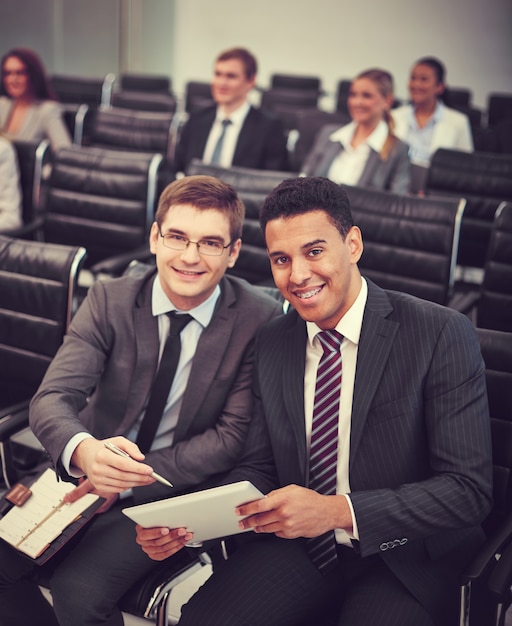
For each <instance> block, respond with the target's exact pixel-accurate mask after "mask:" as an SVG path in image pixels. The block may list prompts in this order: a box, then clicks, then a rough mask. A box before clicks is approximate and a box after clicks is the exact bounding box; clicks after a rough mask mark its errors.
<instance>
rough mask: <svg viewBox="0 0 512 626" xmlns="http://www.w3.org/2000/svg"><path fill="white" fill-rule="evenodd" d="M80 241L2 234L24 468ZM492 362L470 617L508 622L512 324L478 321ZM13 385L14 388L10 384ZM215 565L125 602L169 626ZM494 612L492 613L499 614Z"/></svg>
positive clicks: (196, 558) (4, 421)
mask: <svg viewBox="0 0 512 626" xmlns="http://www.w3.org/2000/svg"><path fill="white" fill-rule="evenodd" d="M85 254H86V251H85V250H84V249H83V248H80V247H74V246H65V245H58V244H49V243H44V242H35V241H23V240H19V239H12V238H6V237H0V284H1V287H2V288H1V289H0V321H1V323H0V382H1V388H2V395H1V397H2V408H1V412H0V453H1V457H2V468H3V470H4V474H5V473H7V474H8V475H9V471H10V472H11V473H10V476H11V478H10V480H12V481H14V480H17V479H18V478H19V476H18V475H16V474H15V472H14V470H16V468H15V467H13V459H12V455H11V454H10V451H11V440H12V438H13V436H14V435H15V434H17V433H19V431H20V430H21V429H22V428H24V427H26V425H27V406H28V401H29V399H30V396H31V394H32V393H33V391H34V389H35V388H36V387H37V385H38V383H39V381H40V379H41V377H42V375H43V374H44V371H45V369H46V367H47V365H48V363H49V362H50V360H51V358H52V356H53V354H54V353H55V351H56V349H57V348H58V345H59V344H60V342H61V340H62V337H63V334H64V332H65V330H66V328H67V325H68V323H69V320H70V317H71V315H72V314H73V311H74V309H75V303H76V299H75V297H74V296H75V295H76V281H77V275H78V272H79V269H80V266H81V264H82V263H83V261H84V258H85ZM477 332H478V338H479V340H480V345H481V349H482V354H483V357H484V361H485V364H486V378H487V388H488V394H489V404H490V412H491V429H492V441H493V454H494V458H493V465H494V507H493V510H492V513H491V514H490V516H489V518H488V519H487V520H486V522H485V529H486V532H487V535H488V539H487V542H486V543H485V544H484V546H483V547H482V549H481V550H480V551H479V552H478V555H477V557H476V558H475V559H474V561H473V562H472V563H471V564H470V566H469V567H468V568H467V570H466V571H465V573H464V576H463V579H462V580H461V622H460V623H461V624H470V625H471V626H479V625H481V624H484V623H485V624H491V623H493V624H494V623H498V619H500V616H499V611H500V610H503V611H504V610H506V608H507V607H508V606H509V604H510V599H511V593H510V585H511V583H512V562H511V556H512V542H511V541H510V539H511V537H512V516H511V513H512V498H511V497H510V495H511V489H512V456H511V454H510V450H511V449H512V414H511V410H510V409H511V407H512V384H511V383H512V333H507V332H502V331H496V330H489V329H482V328H478V329H477ZM4 391H5V393H4ZM205 565H209V559H208V557H207V554H206V553H201V552H199V551H194V550H185V551H182V552H181V553H180V556H179V558H178V559H175V558H173V559H169V560H168V561H164V562H162V563H160V564H158V566H156V567H155V571H154V573H153V575H152V576H151V577H146V578H144V579H143V580H141V581H139V582H138V583H137V584H136V585H134V587H133V588H132V589H131V590H130V591H129V592H128V593H127V594H126V595H125V597H124V598H123V601H122V607H123V609H124V610H125V611H127V612H129V613H130V614H132V615H137V616H140V617H145V618H148V619H151V620H153V621H155V620H156V623H157V624H158V625H159V626H166V625H167V624H168V611H169V601H170V598H171V595H172V593H173V592H174V589H175V588H176V586H177V585H178V584H179V583H180V582H182V581H183V580H184V579H185V578H187V577H188V576H190V575H192V574H195V573H196V572H198V571H200V570H201V569H202V568H203V567H205ZM490 616H492V620H491V617H490Z"/></svg>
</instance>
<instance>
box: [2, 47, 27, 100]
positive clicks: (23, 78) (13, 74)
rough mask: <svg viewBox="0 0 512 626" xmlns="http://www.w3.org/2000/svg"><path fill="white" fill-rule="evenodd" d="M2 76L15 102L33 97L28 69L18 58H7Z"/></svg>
mask: <svg viewBox="0 0 512 626" xmlns="http://www.w3.org/2000/svg"><path fill="white" fill-rule="evenodd" d="M2 76H3V81H4V88H5V91H6V93H7V94H8V95H9V97H11V98H13V99H15V100H19V99H23V98H31V97H32V91H31V88H30V80H29V76H28V72H27V68H26V66H25V64H24V63H23V62H22V61H21V60H20V59H18V57H15V56H12V57H7V59H6V60H5V62H4V65H3V68H2Z"/></svg>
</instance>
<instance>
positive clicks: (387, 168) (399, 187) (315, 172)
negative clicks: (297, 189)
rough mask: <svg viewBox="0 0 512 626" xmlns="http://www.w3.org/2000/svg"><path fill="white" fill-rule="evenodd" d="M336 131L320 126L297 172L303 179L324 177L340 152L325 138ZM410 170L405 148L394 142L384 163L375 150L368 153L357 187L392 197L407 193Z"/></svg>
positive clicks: (335, 144) (336, 128)
mask: <svg viewBox="0 0 512 626" xmlns="http://www.w3.org/2000/svg"><path fill="white" fill-rule="evenodd" d="M338 129H339V126H337V125H336V124H328V125H327V126H324V127H323V128H322V130H321V131H320V132H319V133H318V135H317V138H316V139H315V143H314V144H313V147H312V148H311V150H310V152H309V154H308V156H307V157H306V160H305V161H304V163H303V164H302V168H301V172H302V173H303V174H305V175H306V176H327V172H328V171H329V168H330V167H331V164H332V162H333V161H334V159H335V158H336V157H337V156H338V155H339V154H340V152H341V151H342V150H343V147H342V145H341V144H340V143H339V142H338V141H331V140H330V139H329V137H330V136H331V135H332V133H333V132H334V131H336V130H338ZM409 170H410V166H409V155H408V148H407V146H406V144H405V143H403V142H402V141H400V140H398V141H397V142H396V144H395V146H394V147H393V149H392V150H391V152H390V154H389V156H388V158H387V159H386V160H385V161H384V160H383V159H382V158H381V157H380V155H379V154H378V153H377V152H375V150H370V156H369V157H368V160H367V161H366V165H365V167H364V170H363V173H362V174H361V178H360V179H359V181H358V182H357V186H358V187H368V188H370V189H384V190H386V191H393V192H394V193H407V191H408V190H409V184H410V171H409Z"/></svg>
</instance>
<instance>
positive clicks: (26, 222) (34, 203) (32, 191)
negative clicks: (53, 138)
mask: <svg viewBox="0 0 512 626" xmlns="http://www.w3.org/2000/svg"><path fill="white" fill-rule="evenodd" d="M12 144H13V146H14V148H15V150H16V155H17V158H18V166H19V172H20V185H21V193H22V198H23V226H22V227H21V228H17V229H15V230H12V231H10V232H9V233H5V234H8V235H10V236H13V237H14V236H15V237H24V236H26V235H31V236H33V234H34V233H35V231H36V230H38V229H40V228H41V226H42V217H41V215H40V212H39V209H40V201H41V184H42V176H43V166H44V165H45V164H46V163H47V162H49V159H50V158H51V152H50V143H49V141H48V140H46V139H44V140H43V141H41V142H35V141H21V140H15V141H13V142H12Z"/></svg>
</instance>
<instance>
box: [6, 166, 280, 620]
mask: <svg viewBox="0 0 512 626" xmlns="http://www.w3.org/2000/svg"><path fill="white" fill-rule="evenodd" d="M243 218H244V206H243V204H242V202H241V201H240V199H239V198H238V196H237V194H236V192H235V190H234V189H233V188H232V187H230V186H229V185H226V184H225V183H223V182H221V181H220V180H218V179H216V178H212V177H210V176H189V177H186V178H183V179H182V180H178V181H175V182H173V183H171V184H170V185H169V186H168V187H167V188H166V189H165V190H164V192H163V193H162V195H161V197H160V202H159V205H158V209H157V212H156V216H155V222H154V224H153V226H152V228H151V233H150V237H149V246H150V250H151V252H152V253H153V254H154V255H155V257H156V268H153V269H151V268H150V269H148V271H147V272H145V273H144V274H143V275H142V276H124V277H121V278H119V279H115V280H112V281H106V282H97V283H95V284H94V285H93V286H92V287H91V288H90V290H89V292H88V294H87V297H86V299H85V301H84V303H83V305H82V306H81V307H80V309H79V310H78V312H77V313H76V315H75V317H74V318H73V320H72V323H71V326H70V328H69V331H68V334H67V335H66V337H65V339H64V343H63V345H62V347H61V348H60V350H59V352H58V353H57V355H56V356H55V358H54V360H53V361H52V363H51V364H50V367H49V368H48V371H47V373H46V376H45V378H44V380H43V382H42V384H41V387H40V389H39V390H38V392H37V393H36V395H35V397H34V398H33V400H32V404H31V408H30V423H31V426H32V429H33V431H34V433H35V434H36V435H37V436H38V437H39V439H40V441H41V443H42V444H43V446H44V447H45V449H46V451H47V453H48V456H49V458H50V459H51V462H52V465H53V467H54V469H55V471H56V472H57V474H58V476H59V477H60V478H61V479H63V480H68V481H69V480H72V479H73V478H76V479H81V482H80V484H79V485H78V486H77V487H75V488H74V489H73V485H71V484H70V495H69V497H70V498H71V499H72V500H75V499H77V498H79V497H80V496H81V495H83V494H84V493H87V492H94V493H98V494H99V495H101V496H103V497H104V498H105V499H106V501H105V503H104V505H103V509H101V510H100V513H101V514H99V515H96V516H95V517H94V519H93V520H92V521H91V522H90V523H89V524H88V525H87V526H86V527H85V529H84V531H83V534H81V535H80V540H79V542H78V543H74V544H71V543H69V544H67V545H66V546H65V547H64V548H63V549H62V551H61V552H60V553H59V554H58V555H57V557H56V559H57V562H56V563H53V559H50V561H49V568H50V570H51V574H52V576H51V580H50V588H51V592H52V598H53V605H54V609H55V614H56V616H57V617H55V615H53V611H52V609H51V607H50V606H49V605H48V603H47V602H46V600H44V598H43V596H42V595H41V592H40V590H39V588H38V586H37V582H36V580H35V579H34V577H33V574H34V571H35V570H36V569H37V566H36V565H35V564H34V563H33V562H32V561H31V560H30V559H28V558H25V557H24V556H23V555H21V554H20V553H19V552H17V551H15V550H14V549H12V548H11V547H10V546H9V545H8V544H7V543H5V542H3V541H1V540H0V624H2V625H3V626H7V625H8V626H27V625H28V624H38V625H39V626H56V625H57V623H58V624H59V626H85V625H86V624H87V625H89V626H90V625H91V624H97V625H99V624H105V625H107V624H108V626H113V625H116V626H117V625H121V624H122V623H123V617H122V615H121V611H120V610H119V608H118V606H117V604H118V601H119V599H120V598H121V597H122V596H123V594H124V593H125V592H126V591H127V590H128V589H129V588H130V587H131V586H132V585H133V583H134V582H135V581H136V580H137V579H138V578H140V577H141V576H144V574H145V573H149V572H151V570H152V569H153V568H154V566H155V564H154V562H153V561H151V560H150V559H149V558H148V557H147V556H146V555H145V554H144V553H143V552H142V551H141V550H140V549H139V547H138V546H137V544H136V543H135V540H134V537H135V525H134V523H133V522H132V521H131V520H129V519H128V518H127V517H125V516H124V515H123V514H122V512H121V510H122V508H123V507H124V506H127V505H129V504H130V502H132V503H133V502H142V501H148V500H156V499H160V498H167V497H171V496H173V495H176V494H178V493H183V492H187V491H190V490H194V489H196V488H198V486H199V485H201V483H202V482H203V481H205V480H208V479H212V480H213V479H215V480H217V479H218V477H219V476H222V475H224V474H225V473H226V472H227V471H228V470H230V469H231V468H232V467H233V466H234V465H235V463H236V461H237V460H238V459H239V457H240V455H241V453H242V450H243V443H244V441H245V437H246V434H247V430H248V427H249V423H250V419H251V413H252V398H251V383H252V369H253V362H254V336H255V334H256V331H257V329H258V328H259V327H260V326H261V324H262V323H264V322H266V321H267V320H269V319H270V318H272V317H273V316H274V315H277V314H279V313H280V312H281V311H282V307H281V306H280V305H279V303H278V302H277V301H276V300H275V299H273V298H271V297H270V296H267V295H266V294H264V293H263V292H262V291H261V290H258V289H257V288H256V287H253V286H252V285H249V283H247V282H245V281H244V280H240V279H237V278H234V277H231V276H226V275H225V273H226V270H227V269H228V268H230V267H233V265H234V264H235V262H236V260H237V258H238V254H239V251H240V246H241V240H240V235H241V231H242V223H243ZM180 318H181V320H184V319H185V318H186V319H187V320H188V323H186V325H185V326H184V327H183V328H182V330H181V332H180V333H179V336H180V343H181V347H180V349H178V348H177V347H175V346H174V345H171V348H172V352H173V353H174V354H176V353H178V354H179V360H178V364H177V369H176V373H175V376H174V378H173V377H172V375H171V374H170V373H169V371H168V369H167V368H165V367H163V366H162V363H167V358H166V355H168V354H169V350H167V343H168V342H167V341H166V340H167V337H168V335H169V334H173V331H174V329H175V328H176V327H179V326H180ZM175 324H176V326H175ZM174 334H176V333H174ZM175 348H176V349H175ZM161 370H162V371H163V373H164V378H165V379H166V380H168V381H169V385H168V388H167V390H166V391H165V393H164V394H163V397H162V400H163V403H162V407H161V408H160V409H159V411H155V412H154V413H153V415H154V417H156V422H153V427H154V429H153V430H152V429H151V427H150V428H149V430H148V429H146V428H145V427H146V425H147V424H148V420H147V419H146V416H147V414H148V413H149V412H150V411H149V408H148V410H146V408H147V407H149V406H153V403H152V402H151V398H153V397H154V394H153V393H151V392H152V390H153V387H154V382H153V381H155V382H156V381H157V380H159V379H160V377H159V376H158V375H157V374H156V373H157V372H160V371H161ZM171 381H172V385H171ZM169 386H170V389H169ZM155 431H156V432H155ZM142 433H146V434H147V436H146V435H144V436H142ZM105 441H108V442H111V443H113V444H115V445H117V446H118V447H119V448H121V449H122V450H124V451H125V452H127V453H128V454H129V455H130V456H131V457H133V459H135V460H132V459H126V458H123V457H121V456H117V455H116V454H113V453H112V452H111V451H110V450H108V449H106V447H105V445H104V443H105ZM153 470H155V471H156V472H158V473H159V474H160V475H161V476H164V477H165V478H167V479H168V480H170V481H171V482H172V483H173V484H174V489H171V488H169V487H166V486H163V485H161V484H160V483H155V480H154V479H153V478H152V477H151V473H152V471H153ZM130 490H131V491H130ZM119 494H122V496H121V497H120V496H119ZM109 507H110V508H109ZM37 573H39V571H38V572H37Z"/></svg>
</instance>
